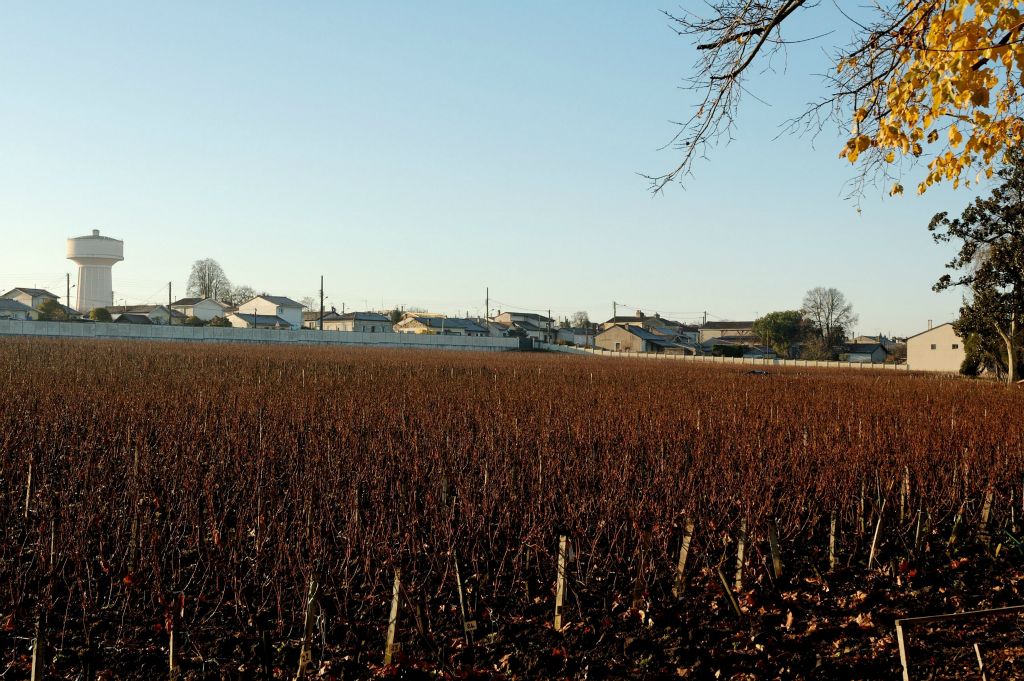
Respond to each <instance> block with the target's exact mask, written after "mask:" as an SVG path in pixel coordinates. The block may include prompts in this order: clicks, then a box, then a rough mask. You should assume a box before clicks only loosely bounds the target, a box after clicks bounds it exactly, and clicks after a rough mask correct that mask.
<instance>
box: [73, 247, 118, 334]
mask: <svg viewBox="0 0 1024 681" xmlns="http://www.w3.org/2000/svg"><path fill="white" fill-rule="evenodd" d="M67 255H68V259H69V260H71V261H72V262H74V263H75V264H77V265H78V300H77V303H76V306H77V308H78V311H79V312H81V313H82V314H88V313H89V312H90V311H91V310H93V309H95V308H97V307H109V306H111V305H113V304H114V291H113V288H114V284H113V280H112V277H111V269H112V268H113V267H114V265H115V264H116V263H119V262H121V261H122V260H124V242H123V241H121V240H119V239H111V238H110V237H109V236H100V230H98V229H94V230H92V234H90V235H89V236H79V237H75V238H73V239H68V250H67Z"/></svg>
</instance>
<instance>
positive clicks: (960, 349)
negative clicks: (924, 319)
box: [907, 322, 967, 374]
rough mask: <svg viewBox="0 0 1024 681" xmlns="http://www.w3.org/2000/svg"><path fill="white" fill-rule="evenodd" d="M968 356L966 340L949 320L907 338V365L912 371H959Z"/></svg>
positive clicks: (951, 372) (952, 372)
mask: <svg viewBox="0 0 1024 681" xmlns="http://www.w3.org/2000/svg"><path fill="white" fill-rule="evenodd" d="M966 356H967V352H966V351H965V350H964V341H963V339H962V338H960V336H958V335H957V333H956V331H954V330H953V324H952V323H949V322H947V323H945V324H940V325H938V326H936V327H933V328H929V329H928V330H927V331H922V332H921V333H919V334H917V335H915V336H911V337H910V338H908V339H907V365H908V366H909V367H910V369H911V370H912V371H940V372H945V373H950V374H955V373H959V371H960V365H961V364H963V361H964V358H965V357H966Z"/></svg>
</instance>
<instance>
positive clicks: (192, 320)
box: [181, 317, 206, 326]
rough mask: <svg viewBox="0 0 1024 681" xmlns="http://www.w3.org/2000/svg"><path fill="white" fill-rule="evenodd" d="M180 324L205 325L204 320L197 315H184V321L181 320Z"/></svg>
mask: <svg viewBox="0 0 1024 681" xmlns="http://www.w3.org/2000/svg"><path fill="white" fill-rule="evenodd" d="M181 325H182V326H206V322H204V321H203V320H202V319H200V318H199V317H185V321H183V322H182V323H181Z"/></svg>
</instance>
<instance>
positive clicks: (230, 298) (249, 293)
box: [220, 284, 256, 307]
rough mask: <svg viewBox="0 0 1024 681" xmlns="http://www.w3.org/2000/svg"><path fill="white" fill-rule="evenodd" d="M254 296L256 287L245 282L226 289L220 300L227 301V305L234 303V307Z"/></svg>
mask: <svg viewBox="0 0 1024 681" xmlns="http://www.w3.org/2000/svg"><path fill="white" fill-rule="evenodd" d="M255 297H256V289H254V288H253V287H252V286H248V285H246V284H241V285H239V286H234V287H232V288H231V290H230V291H227V292H226V293H224V294H223V295H222V297H221V298H220V301H221V302H222V303H227V304H228V305H234V306H235V307H237V306H239V305H241V304H242V303H244V302H246V301H249V300H252V299H253V298H255Z"/></svg>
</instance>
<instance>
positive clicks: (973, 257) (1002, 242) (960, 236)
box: [928, 151, 1024, 384]
mask: <svg viewBox="0 0 1024 681" xmlns="http://www.w3.org/2000/svg"><path fill="white" fill-rule="evenodd" d="M997 175H998V176H999V178H1000V179H1001V180H1002V183H1001V184H1000V185H999V186H997V187H996V188H995V189H994V190H992V194H991V196H989V197H988V198H981V197H979V198H977V199H975V200H974V202H973V203H971V204H970V205H969V206H967V208H965V209H964V211H963V212H962V213H961V214H960V217H958V218H953V219H950V218H949V216H948V214H947V213H945V212H942V213H939V214H937V215H936V216H935V217H934V218H932V221H931V223H930V224H929V225H928V229H929V231H931V232H932V233H933V237H934V238H935V240H936V241H937V242H940V243H945V242H950V241H958V242H960V251H959V252H958V253H957V255H956V256H955V257H954V258H953V259H952V260H950V261H949V262H948V263H947V264H946V267H947V268H948V269H950V270H953V271H954V272H955V275H953V274H949V273H946V274H944V275H942V277H941V278H940V279H939V281H938V282H936V284H935V286H933V287H932V288H933V289H934V290H936V291H944V290H946V289H950V288H953V287H957V286H963V287H965V288H966V289H967V290H968V295H967V296H965V298H964V303H963V305H962V306H961V308H960V319H959V320H958V321H957V322H956V323H955V324H954V325H953V328H954V329H955V330H956V332H957V333H958V334H959V335H960V336H961V337H962V338H966V337H967V336H968V335H969V334H971V333H976V334H978V335H979V336H981V338H982V342H983V344H984V340H985V339H986V338H989V339H994V338H998V339H999V340H1000V341H1002V345H1003V353H1001V354H1003V355H1004V356H1005V357H1006V380H1007V383H1008V384H1013V383H1014V382H1015V381H1016V378H1017V364H1018V362H1019V361H1020V360H1019V354H1020V353H1019V351H1020V347H1021V331H1022V329H1021V316H1022V314H1024V154H1022V153H1021V152H1020V151H1014V152H1012V153H1011V158H1010V162H1009V163H1008V164H1006V165H1005V166H1003V167H1002V168H1000V169H999V171H998V172H997Z"/></svg>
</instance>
